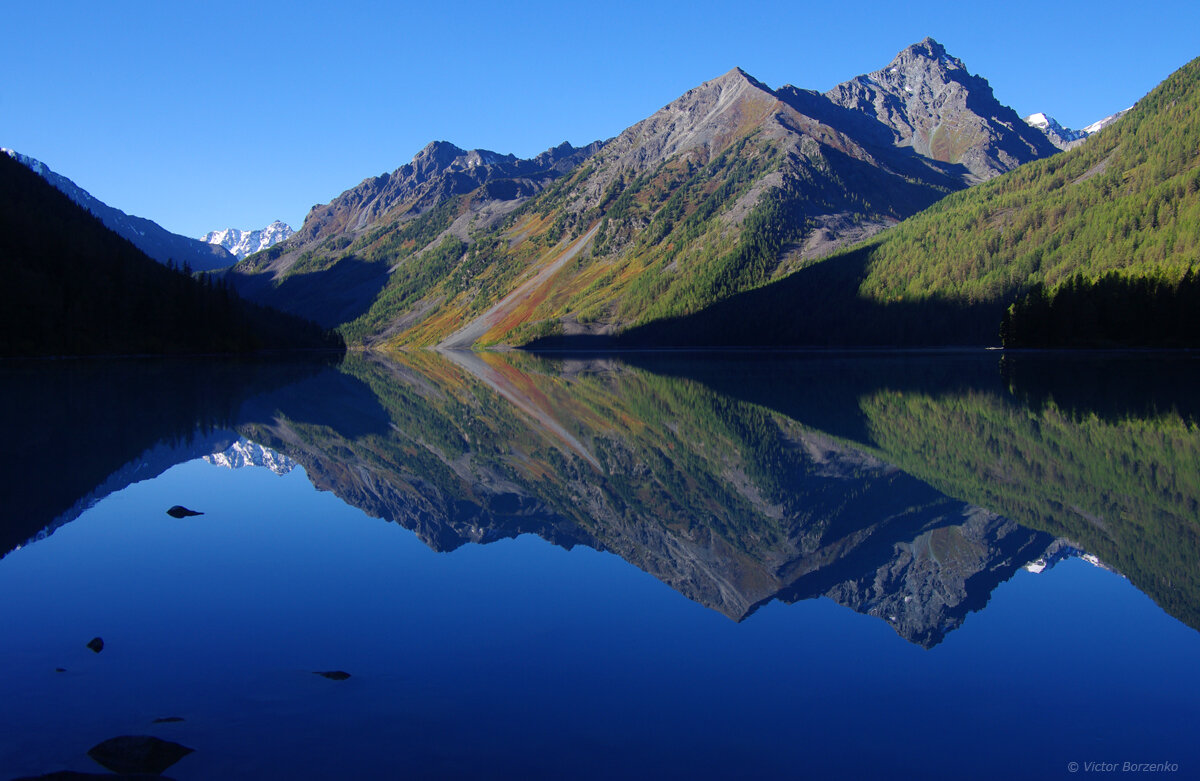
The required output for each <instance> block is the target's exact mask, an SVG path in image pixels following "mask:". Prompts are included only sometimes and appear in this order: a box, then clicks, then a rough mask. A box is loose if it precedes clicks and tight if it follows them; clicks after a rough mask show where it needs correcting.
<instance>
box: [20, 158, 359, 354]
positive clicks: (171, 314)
mask: <svg viewBox="0 0 1200 781" xmlns="http://www.w3.org/2000/svg"><path fill="white" fill-rule="evenodd" d="M0 262H2V263H3V268H4V274H5V278H4V284H3V286H0V355H6V356H7V355H91V354H131V353H201V352H246V351H252V350H257V349H262V348H282V347H318V346H325V347H333V346H337V345H338V342H339V340H336V339H331V338H329V336H328V335H327V334H323V333H322V332H321V331H320V329H317V328H316V327H314V326H312V324H311V323H306V322H304V321H302V320H300V319H299V318H296V317H293V316H290V315H284V314H282V313H279V312H271V311H267V310H264V309H262V308H261V307H258V306H254V305H252V304H248V303H247V302H244V301H241V300H239V299H238V298H237V297H236V296H235V295H234V294H233V293H232V292H231V291H229V290H228V289H227V288H226V287H225V286H224V285H223V284H221V283H217V284H215V285H214V284H213V283H212V281H211V279H209V278H208V277H204V278H202V279H193V278H192V277H191V276H189V275H187V274H185V273H183V272H182V271H177V270H175V269H171V268H167V267H166V266H163V265H162V264H160V263H156V262H154V261H153V260H151V259H150V258H149V257H147V256H146V255H144V254H143V253H142V252H141V251H140V250H139V249H137V247H135V246H133V245H132V244H131V243H129V242H128V241H126V240H125V239H123V238H121V237H120V236H118V235H117V234H115V233H113V232H112V231H110V230H108V229H107V228H106V227H105V226H104V225H103V224H102V223H101V222H100V221H99V220H98V219H96V218H95V217H94V216H92V215H90V214H88V213H87V212H85V211H84V210H83V209H82V208H80V207H79V206H78V205H76V204H75V203H73V202H72V201H71V200H70V199H69V198H68V197H67V196H66V195H65V194H63V193H62V192H60V191H59V190H57V189H55V188H54V187H52V186H51V185H50V184H49V183H48V182H47V181H46V180H45V179H43V178H41V177H40V176H38V175H37V174H35V173H34V172H33V171H31V170H29V169H28V168H26V167H25V166H24V165H22V164H20V163H18V162H17V161H16V160H13V159H10V158H9V157H7V156H5V155H0Z"/></svg>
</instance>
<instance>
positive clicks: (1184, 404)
mask: <svg viewBox="0 0 1200 781" xmlns="http://www.w3.org/2000/svg"><path fill="white" fill-rule="evenodd" d="M1195 364H1196V362H1195V361H1194V360H1191V359H1190V358H1187V357H1182V358H1178V357H1177V358H1162V357H1157V358H1146V357H1138V356H1130V357H1124V358H1120V357H1115V358H1108V359H1106V360H1105V361H1102V362H1097V361H1096V360H1092V359H1086V360H1085V359H1076V358H1072V359H1066V358H1054V359H1043V358H1037V357H1029V356H1026V357H1013V356H1007V357H1006V358H1005V359H1004V360H1003V362H998V360H997V358H996V357H994V356H987V355H984V356H979V355H965V354H964V355H934V356H931V355H921V354H911V355H903V356H890V357H883V358H880V357H872V356H866V355H859V356H833V355H770V356H762V355H737V354H727V355H718V356H686V355H678V354H674V355H672V354H658V355H656V354H632V355H628V356H625V357H624V358H623V359H617V358H604V357H595V356H590V357H589V356H584V357H569V356H568V357H560V358H550V359H546V358H539V357H534V356H530V355H525V354H489V353H450V354H437V353H414V354H409V355H404V356H400V357H397V358H393V359H386V358H383V357H379V356H375V355H363V354H351V355H349V356H347V357H346V358H345V360H344V361H343V362H342V363H341V364H340V365H338V366H336V367H335V366H329V365H324V364H319V363H316V364H281V363H276V364H271V365H267V366H261V365H250V364H242V365H239V366H237V367H229V366H222V367H221V368H220V370H219V371H214V367H213V366H212V365H194V364H188V363H186V362H175V363H165V364H160V363H146V362H143V363H138V362H124V363H122V364H120V365H116V366H101V365H99V364H97V363H88V364H85V365H83V366H82V367H80V366H75V367H70V366H68V367H54V370H53V371H51V372H46V371H43V370H42V369H43V368H44V367H38V368H37V369H21V370H19V371H9V375H8V379H9V380H10V381H8V382H6V383H5V388H7V390H6V393H7V394H8V396H9V398H8V399H7V401H8V402H9V403H8V404H7V405H5V406H6V409H8V410H9V413H10V414H12V415H13V416H14V418H13V420H12V421H10V428H9V430H10V431H15V432H16V433H17V434H18V441H22V442H25V443H26V444H27V446H28V448H29V450H31V451H32V452H29V451H25V452H21V453H19V454H17V453H16V452H15V451H14V452H10V454H9V455H8V456H7V458H11V459H13V463H12V464H10V465H6V468H5V470H4V474H6V475H10V476H12V479H14V480H17V481H19V482H17V483H15V485H20V486H21V490H20V491H17V492H14V495H20V496H21V497H23V501H24V503H23V504H19V505H18V506H17V509H18V512H14V513H12V514H10V515H9V516H8V518H7V519H6V525H5V527H4V528H3V533H4V537H3V541H4V544H5V550H6V551H7V550H11V549H12V548H14V547H17V546H19V545H21V544H22V543H23V542H25V541H27V540H29V539H33V538H36V537H39V536H45V534H47V533H49V532H52V531H53V530H54V529H55V528H58V527H61V526H62V525H63V524H65V523H68V522H70V521H71V520H72V519H73V518H74V517H76V516H77V515H78V514H79V513H80V512H82V511H83V509H86V507H87V506H90V504H92V503H94V502H95V501H97V500H98V499H99V498H102V497H103V496H104V495H106V494H107V493H110V492H112V491H115V490H118V489H120V488H122V487H124V486H125V485H128V484H130V483H131V482H134V481H136V480H141V479H145V478H146V477H148V476H153V475H154V474H157V473H159V472H161V471H162V470H163V469H165V468H167V467H169V466H170V465H171V464H173V463H178V462H182V461H187V460H190V459H193V458H197V457H200V456H205V455H210V454H213V453H218V452H221V451H226V449H227V448H231V447H232V448H233V451H230V452H233V453H235V455H236V453H243V452H244V451H245V448H246V447H247V445H246V442H247V441H249V443H255V444H257V445H261V446H263V447H266V448H269V449H270V450H271V451H275V452H276V453H278V454H280V455H281V456H282V458H281V459H279V460H278V463H283V464H287V463H291V462H295V463H297V464H299V465H300V466H302V467H303V469H304V470H305V473H306V474H307V475H308V478H309V479H310V480H311V481H312V483H313V484H314V485H315V486H316V487H317V488H318V489H321V490H325V491H330V492H332V493H333V494H335V495H336V496H337V497H338V498H340V499H341V500H342V501H343V502H346V503H348V504H350V505H353V506H355V507H358V508H361V509H362V510H363V511H365V512H366V513H368V514H369V515H372V516H375V517H378V518H383V519H386V520H388V521H393V522H396V523H398V524H400V525H401V526H403V527H405V528H407V529H410V530H412V531H413V532H415V533H416V534H417V536H418V537H419V538H420V539H421V540H422V541H424V542H425V544H426V545H428V546H430V547H431V548H433V549H435V550H439V551H448V550H453V549H455V548H458V547H459V546H461V545H463V544H465V543H489V542H492V541H495V540H500V539H505V538H512V537H516V536H517V535H521V534H526V533H532V534H536V535H538V536H539V537H542V538H543V539H545V540H548V541H549V542H551V543H553V544H555V545H560V546H563V547H566V548H568V549H569V548H571V547H573V546H576V545H584V546H587V547H590V548H593V549H596V550H599V551H608V552H612V553H615V554H617V555H619V556H620V557H621V558H622V559H624V560H625V561H626V562H629V563H630V564H633V565H634V566H636V567H638V568H640V569H642V570H644V571H645V572H647V573H650V574H651V575H653V576H654V577H655V578H658V579H659V580H661V581H663V582H664V583H667V584H668V585H670V586H671V587H672V588H674V589H675V590H677V591H678V592H680V593H682V594H684V595H685V596H687V597H688V598H689V599H691V600H694V601H696V602H698V603H700V604H703V605H705V606H707V607H709V608H712V609H714V610H717V611H720V612H721V613H723V614H725V615H726V616H728V617H729V618H731V619H733V620H735V621H742V620H745V619H746V618H747V617H749V616H750V615H751V614H753V613H754V612H755V610H757V609H758V608H760V607H761V606H762V605H764V604H766V603H768V602H771V601H774V600H779V601H782V602H795V601H797V600H802V599H810V598H814V597H819V596H826V597H829V598H830V599H832V600H834V601H835V602H837V603H839V604H842V605H845V606H847V607H850V608H852V609H853V610H856V611H858V612H860V613H865V614H869V615H872V616H877V617H878V618H880V619H881V620H884V621H886V622H888V623H889V624H890V625H891V626H892V627H893V628H894V629H895V631H896V632H897V633H899V634H900V635H901V636H902V637H904V638H906V639H907V640H909V641H911V642H913V643H916V644H918V645H921V646H925V647H932V646H934V645H936V644H938V643H940V642H941V641H942V640H943V639H945V637H946V634H947V633H948V632H950V631H952V630H954V629H955V628H957V627H958V626H960V625H961V623H962V622H963V620H964V618H965V617H966V616H967V615H968V614H969V613H971V612H973V611H976V610H979V609H980V608H982V607H983V606H984V605H985V604H986V603H987V601H988V599H989V597H990V595H991V593H992V591H993V589H994V588H995V587H996V586H997V585H998V584H1000V583H1001V582H1003V581H1005V580H1007V579H1009V578H1010V577H1011V576H1012V575H1013V574H1014V573H1015V572H1016V571H1017V570H1018V569H1019V568H1021V567H1022V566H1025V565H1027V564H1029V563H1030V562H1034V561H1036V560H1039V559H1041V560H1043V561H1050V562H1053V561H1054V560H1056V559H1058V558H1061V557H1062V555H1063V551H1076V550H1077V551H1084V552H1087V553H1088V554H1092V555H1093V556H1095V557H1098V559H1099V561H1101V562H1103V563H1105V564H1107V565H1109V566H1111V567H1113V568H1115V569H1116V570H1118V571H1119V572H1121V573H1122V574H1124V575H1125V576H1127V577H1128V578H1129V579H1130V581H1131V582H1132V583H1133V584H1134V585H1135V586H1137V587H1138V588H1139V589H1141V590H1142V591H1143V592H1145V593H1146V594H1148V595H1149V596H1150V597H1151V598H1153V599H1154V600H1155V601H1156V602H1157V603H1158V604H1159V605H1160V606H1162V607H1163V608H1164V609H1165V610H1167V611H1168V612H1169V613H1171V614H1172V615H1174V616H1175V617H1177V618H1179V619H1180V620H1182V621H1184V622H1185V623H1187V624H1188V625H1189V626H1192V627H1194V628H1195V627H1198V626H1200V623H1198V622H1200V612H1198V611H1200V598H1198V591H1197V588H1198V587H1200V575H1198V572H1197V567H1196V561H1198V560H1200V555H1198V554H1200V535H1198V533H1197V518H1198V516H1200V513H1198V511H1197V508H1198V507H1200V432H1198V431H1197V427H1196V425H1195V420H1196V417H1195V410H1194V409H1193V407H1192V406H1189V405H1193V404H1194V403H1195V402H1194V400H1195V399H1197V398H1200V396H1198V395H1196V393H1195V391H1196V390H1197V388H1198V387H1200V383H1197V381H1196V378H1197V371H1196V365H1195ZM218 379H219V381H215V380H218ZM1081 380H1082V381H1084V382H1086V383H1088V384H1087V385H1086V387H1085V388H1083V389H1082V390H1081V389H1080V388H1079V385H1078V383H1079V382H1080V381H1081ZM1125 382H1129V383H1132V387H1128V388H1126V387H1125V386H1124V385H1123V383H1125ZM79 399H87V400H88V401H83V402H81V401H79ZM151 402H153V403H151ZM148 408H149V409H150V410H151V411H152V412H153V411H155V410H159V409H161V410H162V412H161V413H156V414H148V413H147V409H148ZM86 410H103V412H102V413H96V414H89V413H87V412H85V411H86ZM68 441H74V442H86V443H89V445H88V447H86V448H71V447H62V444H61V443H63V442H68ZM39 448H40V449H39ZM239 448H241V450H239ZM231 457H232V456H229V455H226V456H222V458H224V459H225V460H226V461H228V460H229V459H230V458H231ZM240 457H241V458H242V459H243V460H244V459H245V458H246V456H244V455H243V456H240ZM250 458H251V460H253V457H250ZM269 458H273V457H269ZM235 460H236V459H235ZM64 475H65V476H69V477H70V479H63V476H64ZM1035 569H1036V567H1035Z"/></svg>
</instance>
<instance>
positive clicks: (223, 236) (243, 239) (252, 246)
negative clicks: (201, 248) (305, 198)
mask: <svg viewBox="0 0 1200 781" xmlns="http://www.w3.org/2000/svg"><path fill="white" fill-rule="evenodd" d="M293 233H295V231H293V230H292V229H291V227H290V226H288V225H287V224H286V223H283V222H280V221H279V220H275V222H273V223H271V224H270V225H268V226H267V227H265V228H261V229H259V230H238V229H237V228H226V229H225V230H219V231H212V232H210V233H208V234H206V235H205V236H204V237H203V238H201V241H206V242H208V243H209V244H218V245H220V246H222V247H224V248H225V249H227V250H229V252H230V253H231V254H232V255H233V256H234V257H235V258H237V259H238V260H241V259H242V258H244V257H246V256H247V255H253V254H254V253H255V252H261V251H262V250H265V249H266V248H267V247H271V246H274V245H275V244H278V243H279V242H281V241H283V240H284V239H286V238H288V237H289V236H291V235H292V234H293Z"/></svg>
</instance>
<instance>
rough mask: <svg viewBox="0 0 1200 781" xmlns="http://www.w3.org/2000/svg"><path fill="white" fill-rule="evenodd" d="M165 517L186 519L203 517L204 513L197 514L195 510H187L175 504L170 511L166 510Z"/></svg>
mask: <svg viewBox="0 0 1200 781" xmlns="http://www.w3.org/2000/svg"><path fill="white" fill-rule="evenodd" d="M167 515H169V516H171V517H172V518H187V517H190V516H192V515H204V513H202V512H197V511H195V510H189V509H188V508H186V507H184V506H183V505H181V504H177V505H175V506H174V507H172V508H171V509H170V510H167Z"/></svg>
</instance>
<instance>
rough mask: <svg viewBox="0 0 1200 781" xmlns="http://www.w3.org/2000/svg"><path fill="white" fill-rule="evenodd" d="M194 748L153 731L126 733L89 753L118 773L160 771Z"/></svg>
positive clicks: (154, 772) (89, 750) (153, 772)
mask: <svg viewBox="0 0 1200 781" xmlns="http://www.w3.org/2000/svg"><path fill="white" fill-rule="evenodd" d="M192 751H194V749H190V748H188V747H187V746H181V745H179V744H178V743H172V742H171V741H169V740H162V739H160V738H156V737H154V736H153V735H122V736H120V737H116V738H110V739H108V740H106V741H104V742H103V743H99V744H97V745H95V746H92V748H90V749H88V756H89V757H91V758H92V759H94V760H96V761H97V762H99V763H100V764H101V765H103V766H104V767H106V768H108V769H109V770H111V771H113V772H114V773H152V774H155V775H158V774H160V773H162V772H163V771H164V770H166V769H167V768H169V767H170V766H171V765H174V764H175V763H176V762H178V761H179V760H181V759H183V758H184V757H186V756H187V755H188V754H191V753H192Z"/></svg>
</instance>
